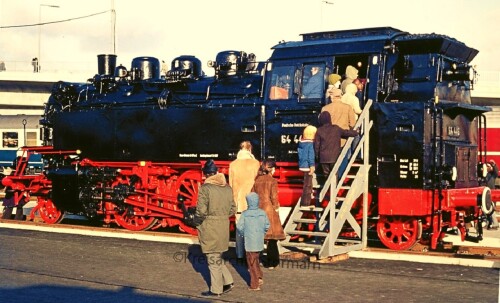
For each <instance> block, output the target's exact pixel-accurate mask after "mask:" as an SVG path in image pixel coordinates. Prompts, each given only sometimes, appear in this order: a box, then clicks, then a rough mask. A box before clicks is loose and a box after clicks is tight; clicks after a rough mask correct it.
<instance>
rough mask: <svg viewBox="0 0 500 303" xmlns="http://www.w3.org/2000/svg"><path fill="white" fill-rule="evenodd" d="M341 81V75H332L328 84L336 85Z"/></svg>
mask: <svg viewBox="0 0 500 303" xmlns="http://www.w3.org/2000/svg"><path fill="white" fill-rule="evenodd" d="M340 79H341V77H340V75H339V74H330V76H328V84H331V85H334V84H335V83H337V82H338V81H340Z"/></svg>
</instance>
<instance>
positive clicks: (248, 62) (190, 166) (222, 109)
mask: <svg viewBox="0 0 500 303" xmlns="http://www.w3.org/2000/svg"><path fill="white" fill-rule="evenodd" d="M302 38H303V40H302V41H291V42H282V43H279V44H278V45H275V46H274V47H273V53H272V56H271V57H270V58H269V59H268V60H266V61H257V60H256V58H255V56H254V55H253V54H249V53H246V52H243V51H234V50H230V51H222V52H220V53H219V54H217V57H216V59H215V61H210V62H209V67H210V68H213V69H214V75H213V76H207V75H205V73H204V72H203V70H202V64H201V62H200V60H198V59H197V58H196V57H195V56H179V57H177V58H175V59H173V60H172V63H171V69H170V71H168V72H167V73H165V74H160V63H159V60H158V59H156V58H152V57H137V58H135V59H134V60H133V61H132V64H131V66H130V68H126V67H124V66H118V67H117V66H116V64H115V62H116V56H115V55H100V56H98V63H99V68H98V70H99V72H98V74H97V75H95V76H94V77H93V78H91V79H89V80H88V81H87V82H86V83H84V84H79V83H68V82H59V83H57V84H56V85H55V86H54V88H53V91H52V95H51V97H50V99H49V100H48V102H47V105H46V108H45V113H44V116H43V119H42V124H43V125H44V127H45V128H44V134H45V143H44V144H45V147H44V148H43V149H39V150H38V151H37V149H36V148H32V149H31V151H32V152H41V153H44V158H45V159H46V162H47V166H46V171H45V173H44V176H45V178H46V179H45V180H43V181H44V182H40V181H39V182H38V183H37V184H41V183H43V184H45V185H43V186H42V185H39V186H38V187H36V188H30V185H29V184H27V182H24V185H22V184H21V183H23V181H22V180H24V179H22V180H21V179H20V178H18V179H16V178H15V177H13V178H10V179H9V181H6V183H9V182H10V183H9V184H10V185H12V184H13V183H14V184H18V188H20V189H24V190H26V191H30V192H31V194H32V195H38V196H39V205H40V209H41V210H42V211H43V212H45V213H46V217H47V218H50V220H49V221H50V222H58V221H59V220H60V218H61V217H62V214H63V213H64V212H75V213H83V214H86V215H87V216H88V217H92V218H100V219H102V220H104V221H105V222H108V223H110V222H114V223H116V224H119V225H121V226H123V227H125V228H128V229H132V230H145V229H149V228H153V229H154V228H158V227H162V226H163V227H165V226H177V225H178V226H179V227H180V228H181V229H182V230H184V231H186V232H189V233H193V234H194V233H196V231H195V229H193V228H191V227H190V226H188V225H186V224H185V222H184V215H185V212H186V210H187V209H189V208H191V207H194V206H195V205H196V194H197V189H198V186H199V184H200V183H201V182H202V174H201V167H202V164H203V163H204V161H206V160H207V159H215V161H216V163H217V164H218V166H219V167H220V168H221V171H222V172H224V173H227V168H228V166H229V163H230V161H232V160H233V159H235V155H236V153H237V149H238V146H239V143H240V142H241V141H243V140H249V141H251V142H252V144H253V146H254V154H255V155H256V157H257V158H259V159H264V158H272V159H274V160H275V161H277V164H278V169H277V172H276V175H275V177H276V178H277V180H278V181H279V184H280V189H279V190H280V201H281V203H282V206H285V207H293V206H294V205H295V204H296V203H297V201H298V200H299V198H300V194H301V190H302V187H301V173H300V172H299V171H298V167H297V152H296V151H297V144H298V141H299V140H300V137H301V134H302V130H303V128H304V127H305V126H307V125H310V124H312V125H317V118H318V114H319V113H320V111H321V108H322V106H324V105H325V104H326V103H327V100H326V98H325V92H326V89H327V87H328V84H329V83H328V76H329V75H330V74H339V75H343V74H344V73H345V70H346V68H347V67H348V66H353V67H355V68H356V69H357V70H358V77H359V78H361V79H362V80H363V82H365V86H364V90H363V92H362V97H361V98H360V99H361V100H360V101H361V104H362V106H363V107H364V108H365V109H364V112H366V115H369V117H370V119H371V120H372V121H373V126H372V127H371V129H370V128H368V127H367V126H365V127H364V128H362V129H365V130H369V131H367V132H366V134H363V135H364V136H369V137H370V140H369V145H368V144H367V145H366V147H367V148H364V149H363V150H364V151H363V155H362V156H361V158H362V159H363V160H364V161H368V163H369V165H370V170H369V172H370V173H369V176H368V182H369V186H368V192H365V193H363V194H362V195H363V196H368V198H369V204H368V206H365V207H364V208H366V207H368V210H365V211H367V212H368V217H369V218H370V220H369V223H370V224H371V227H370V228H373V229H374V230H376V231H377V234H378V236H379V238H380V240H381V241H382V243H384V244H385V245H386V246H388V247H389V248H391V249H407V248H409V247H411V246H412V245H413V244H415V243H417V242H419V241H420V242H423V243H430V245H431V247H433V248H435V247H436V245H437V243H439V242H440V241H441V240H442V238H443V233H444V232H445V231H446V230H447V229H449V228H454V227H457V228H458V229H459V230H460V231H461V232H462V234H463V235H466V234H467V230H468V228H469V227H470V224H469V223H476V224H473V225H474V226H476V227H477V226H480V225H481V224H480V223H481V220H482V218H483V216H484V215H485V214H487V213H489V212H491V211H492V206H491V199H490V194H491V193H490V192H489V190H488V189H487V188H485V187H484V186H480V181H481V178H482V173H483V170H482V166H481V164H482V162H484V158H483V157H484V153H483V152H482V151H483V149H484V144H485V137H484V131H483V128H484V123H485V119H484V116H483V113H485V112H487V111H489V110H490V109H489V108H488V107H483V106H476V105H472V104H471V102H470V98H471V96H470V95H471V90H472V88H473V83H474V75H475V72H474V70H472V68H471V66H470V62H471V60H472V59H473V58H474V57H475V55H476V54H477V53H478V51H477V50H475V49H473V48H470V47H468V46H466V45H465V44H464V43H462V42H460V41H457V40H455V39H453V38H450V37H448V36H444V35H438V34H410V33H407V32H404V31H400V30H398V29H394V28H390V27H383V28H367V29H356V30H343V31H329V32H317V33H309V34H303V35H302ZM312 67H317V68H318V69H319V72H320V75H321V76H322V79H323V81H322V83H321V87H317V88H316V91H315V92H314V93H313V94H308V95H307V94H305V90H304V86H305V85H306V83H307V82H308V79H309V78H310V77H311V68H312ZM370 105H371V106H370ZM349 142H350V144H352V143H351V141H349ZM366 142H368V141H366ZM358 150H360V149H359V148H358ZM27 152H30V149H29V148H28V149H27ZM344 154H345V153H343V155H344ZM340 160H342V159H340ZM353 161H355V160H353ZM353 161H351V163H353ZM42 189H43V190H42ZM355 198H358V199H359V197H355ZM322 203H328V201H326V202H325V201H318V202H317V204H318V205H323V204H322ZM361 213H362V210H361V209H360V208H359V207H358V208H357V209H356V211H352V216H353V218H354V219H355V220H358V221H360V220H361V215H360V214H361ZM302 226H306V224H303V225H302ZM311 228H314V227H311ZM358 233H359V232H358ZM479 233H481V231H480V230H479ZM464 239H465V237H464Z"/></svg>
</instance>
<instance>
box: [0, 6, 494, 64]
mask: <svg viewBox="0 0 500 303" xmlns="http://www.w3.org/2000/svg"><path fill="white" fill-rule="evenodd" d="M49 5H54V6H59V7H50V6H49ZM113 7H114V10H115V16H116V22H115V23H114V22H113V21H112V20H113V18H112V16H113V14H112V13H111V9H112V8H113ZM94 14H95V15H94ZM89 15H93V16H89ZM62 20H68V21H65V22H59V23H52V24H45V25H42V26H38V25H36V24H38V23H39V21H41V22H42V23H46V22H56V21H62ZM113 24H115V27H114V28H113ZM22 25H34V26H22ZM13 26H15V27H13ZM383 26H390V27H394V28H397V29H400V30H403V31H407V32H410V33H414V34H424V33H437V34H443V35H447V36H450V37H453V38H455V39H457V40H459V41H462V42H464V43H465V44H466V45H468V46H470V47H473V48H476V49H478V50H479V55H478V56H477V57H476V58H475V59H474V61H473V64H475V65H477V68H478V70H479V71H480V72H481V70H498V71H500V60H499V58H500V51H499V50H500V32H499V31H498V27H499V26H500V1H498V0H420V1H404V0H377V1H372V0H357V1H352V0H328V1H322V0H252V1H249V0H245V1H242V0H214V1H208V0H141V1H137V0H114V1H113V0H85V1H81V0H80V1H76V0H64V1H63V0H16V1H12V0H0V41H1V43H0V60H4V61H5V62H18V63H17V64H22V63H19V62H31V59H32V58H33V57H37V56H38V49H39V45H40V57H41V58H40V60H41V65H42V69H43V66H44V64H45V66H50V65H51V64H55V63H57V64H62V65H63V66H67V67H68V68H80V67H81V66H85V68H87V69H91V70H95V72H97V55H98V54H112V53H116V55H117V56H118V58H117V63H118V64H123V65H124V66H126V67H127V68H129V67H130V63H131V61H132V59H133V58H135V57H140V56H153V57H156V58H158V59H160V60H165V61H166V62H167V63H170V61H171V60H172V59H173V58H175V57H177V56H180V55H194V56H196V57H198V58H199V59H200V60H201V61H202V63H203V69H204V71H205V72H207V74H210V71H209V70H210V68H208V67H207V66H206V62H207V61H208V60H214V59H215V57H216V55H217V53H218V52H220V51H224V50H241V51H245V52H247V53H254V54H256V55H257V59H258V60H262V61H265V60H267V59H268V58H269V57H270V55H271V47H272V46H274V45H276V44H277V43H278V42H279V41H281V40H285V41H296V40H301V36H300V34H302V33H309V32H315V31H330V30H344V29H354V28H365V27H383ZM94 66H95V67H94Z"/></svg>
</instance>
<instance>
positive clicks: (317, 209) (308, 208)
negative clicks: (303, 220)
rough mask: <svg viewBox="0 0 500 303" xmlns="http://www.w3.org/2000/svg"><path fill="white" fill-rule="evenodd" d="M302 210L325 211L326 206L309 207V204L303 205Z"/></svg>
mask: <svg viewBox="0 0 500 303" xmlns="http://www.w3.org/2000/svg"><path fill="white" fill-rule="evenodd" d="M299 210H300V211H323V210H324V208H323V207H314V208H310V207H307V206H301V207H300V208H299Z"/></svg>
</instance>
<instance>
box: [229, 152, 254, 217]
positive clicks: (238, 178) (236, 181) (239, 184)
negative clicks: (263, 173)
mask: <svg viewBox="0 0 500 303" xmlns="http://www.w3.org/2000/svg"><path fill="white" fill-rule="evenodd" d="M259 167H260V163H259V161H258V160H256V159H255V158H254V157H253V155H252V154H251V153H250V152H249V151H243V150H241V151H239V152H238V156H237V158H236V160H234V161H233V162H231V163H230V164H229V186H231V188H232V189H233V197H234V202H236V211H237V212H238V213H240V212H242V211H244V210H245V209H247V201H246V199H245V196H246V195H247V194H248V193H249V192H250V191H251V190H252V186H253V183H254V180H255V177H257V173H258V171H259Z"/></svg>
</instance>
